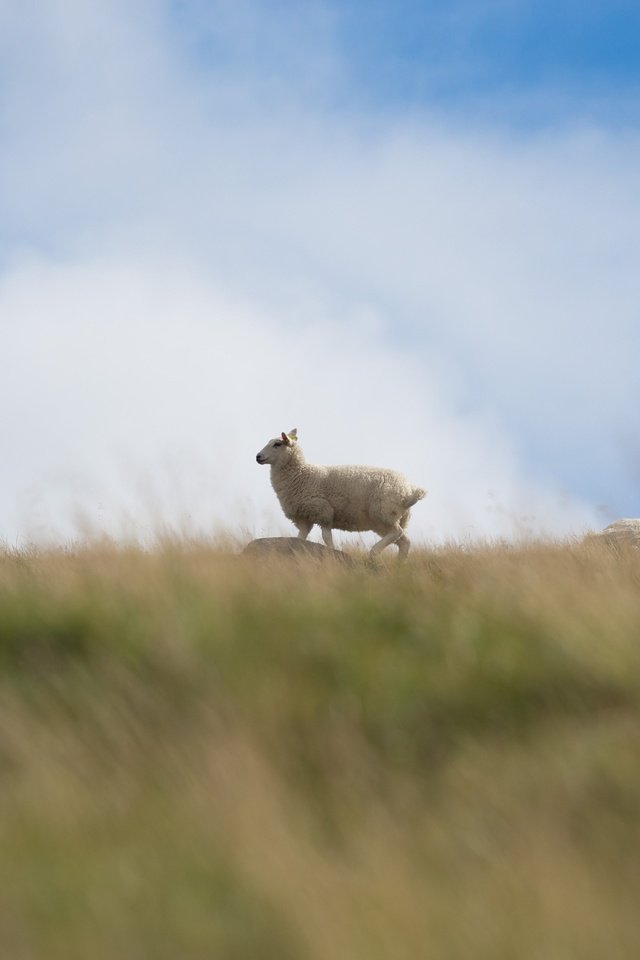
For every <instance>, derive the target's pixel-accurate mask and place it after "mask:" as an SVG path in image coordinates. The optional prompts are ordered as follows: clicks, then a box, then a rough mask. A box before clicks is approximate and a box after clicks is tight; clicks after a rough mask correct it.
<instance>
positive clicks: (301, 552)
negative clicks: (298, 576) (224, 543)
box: [242, 537, 356, 567]
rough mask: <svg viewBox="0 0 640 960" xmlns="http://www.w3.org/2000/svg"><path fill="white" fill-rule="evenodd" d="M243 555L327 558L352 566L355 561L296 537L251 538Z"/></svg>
mask: <svg viewBox="0 0 640 960" xmlns="http://www.w3.org/2000/svg"><path fill="white" fill-rule="evenodd" d="M242 555H243V556H245V557H264V558H265V559H267V558H268V557H272V556H280V557H291V558H294V559H304V560H315V561H316V562H318V563H323V562H326V561H327V560H337V561H338V563H342V564H343V565H344V566H349V567H353V566H355V565H356V561H355V560H354V559H353V557H350V556H349V555H348V554H346V553H342V552H341V551H340V550H333V549H332V548H331V547H325V545H324V544H323V543H314V542H313V541H311V540H299V539H298V537H260V538H258V539H257V540H251V542H250V543H248V544H247V545H246V547H245V548H244V550H243V551H242Z"/></svg>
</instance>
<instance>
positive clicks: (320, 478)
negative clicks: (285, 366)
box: [256, 430, 427, 557]
mask: <svg viewBox="0 0 640 960" xmlns="http://www.w3.org/2000/svg"><path fill="white" fill-rule="evenodd" d="M297 440H298V434H297V431H296V430H291V431H290V432H289V433H288V434H287V433H282V434H281V435H280V436H279V437H276V438H274V439H273V440H269V442H268V443H267V445H266V446H265V447H263V449H262V450H261V451H260V453H259V454H257V456H256V460H257V461H258V463H261V464H269V465H270V467H271V484H272V486H273V489H274V490H275V492H276V496H277V497H278V500H279V501H280V506H281V507H282V509H283V511H284V514H285V516H286V517H288V519H289V520H292V521H293V522H294V524H295V525H296V527H297V528H298V537H300V538H301V539H302V540H306V539H307V537H308V536H309V533H310V532H311V528H312V527H313V525H314V524H316V523H317V524H319V526H320V528H321V530H322V539H323V540H324V542H325V543H326V545H327V546H328V547H333V535H332V530H351V531H355V530H358V531H364V530H373V531H374V533H377V534H378V535H379V536H381V537H382V540H379V541H378V542H377V543H376V544H374V546H373V547H372V549H371V555H372V556H373V555H374V554H376V553H380V551H381V550H384V549H385V547H388V546H389V544H391V543H395V544H397V545H398V550H399V555H400V556H401V557H406V555H407V554H408V552H409V547H410V545H411V542H410V540H409V538H408V537H407V535H406V533H405V527H406V526H407V523H408V522H409V511H410V509H411V507H412V506H413V505H414V504H415V503H417V502H418V500H422V498H423V497H424V496H425V495H426V493H427V491H426V490H422V489H421V488H420V487H414V486H413V484H412V483H410V482H409V481H408V480H407V478H406V477H404V476H403V475H402V474H401V473H398V472H397V471H396V470H385V469H381V468H379V467H357V466H353V467H351V466H346V467H324V466H318V465H316V464H312V463H307V461H306V460H305V457H304V454H303V452H302V450H301V449H300V447H299V445H298V443H297Z"/></svg>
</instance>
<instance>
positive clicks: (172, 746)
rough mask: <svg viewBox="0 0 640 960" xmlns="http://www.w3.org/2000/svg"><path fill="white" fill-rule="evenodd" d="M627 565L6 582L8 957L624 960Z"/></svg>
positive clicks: (174, 570) (274, 570) (484, 557)
mask: <svg viewBox="0 0 640 960" xmlns="http://www.w3.org/2000/svg"><path fill="white" fill-rule="evenodd" d="M639 903H640V557H639V556H637V555H632V554H631V553H629V554H615V553H612V552H610V551H609V550H607V549H606V548H603V547H600V546H595V545H592V546H575V547H567V546H559V547H556V546H529V547H522V548H517V549H516V548H507V547H495V548H492V549H466V550H465V549H450V550H442V551H437V552H424V553H422V554H420V553H416V554H414V555H413V557H411V558H410V560H409V561H408V563H406V564H404V565H398V564H396V563H395V562H393V558H391V557H390V558H389V560H388V561H386V562H385V563H384V564H382V565H381V566H379V567H378V568H376V569H371V568H368V567H367V566H366V565H365V564H364V563H362V564H361V565H358V566H357V567H356V568H355V569H353V570H352V569H347V570H345V569H342V568H340V569H334V568H333V567H331V568H330V569H325V570H319V569H318V568H317V567H315V566H313V565H310V566H302V567H301V566H299V565H293V564H288V565H287V564H282V563H281V564H275V563H269V564H264V563H256V562H253V563H249V562H247V561H245V560H242V559H241V558H237V557H235V556H234V555H232V554H231V553H230V552H228V551H225V550H222V549H219V550H218V549H215V548H212V547H206V546H198V545H184V546H176V545H173V546H168V547H164V548H159V549H157V550H155V551H151V552H143V551H136V550H124V549H121V550H117V549H112V548H108V547H99V546H94V547H91V548H87V549H79V550H77V551H75V552H74V551H68V552H59V553H41V554H39V553H33V554H29V553H13V552H5V553H4V554H0V957H2V958H4V957H7V958H10V960H32V958H46V960H87V958H88V957H90V958H91V960H128V958H149V960H165V958H166V960H176V958H180V960H200V958H202V960H205V958H207V960H209V958H215V960H217V958H220V960H361V958H362V960H405V958H406V960H416V958H435V960H448V958H455V960H457V958H474V960H502V958H505V960H507V958H508V960H529V958H531V960H533V958H536V960H537V958H540V960H564V958H579V960H590V958H593V960H602V958H604V957H606V958H607V960H611V958H618V957H620V958H622V957H624V958H634V960H635V958H636V957H638V956H640V911H639V909H638V904H639Z"/></svg>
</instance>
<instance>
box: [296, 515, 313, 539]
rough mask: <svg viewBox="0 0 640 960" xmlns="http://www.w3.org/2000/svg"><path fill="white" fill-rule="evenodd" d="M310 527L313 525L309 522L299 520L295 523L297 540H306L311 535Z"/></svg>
mask: <svg viewBox="0 0 640 960" xmlns="http://www.w3.org/2000/svg"><path fill="white" fill-rule="evenodd" d="M312 526H313V524H312V523H311V522H310V521H309V520H299V521H298V522H297V523H296V527H297V528H298V539H299V540H306V539H307V537H308V536H309V534H310V533H311V527H312Z"/></svg>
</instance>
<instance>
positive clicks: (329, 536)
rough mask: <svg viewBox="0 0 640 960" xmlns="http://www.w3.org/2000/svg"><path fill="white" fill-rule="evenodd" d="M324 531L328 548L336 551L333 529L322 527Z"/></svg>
mask: <svg viewBox="0 0 640 960" xmlns="http://www.w3.org/2000/svg"><path fill="white" fill-rule="evenodd" d="M320 529H321V530H322V539H323V540H324V542H325V544H326V545H327V546H328V547H331V549H332V550H335V547H334V546H333V532H332V530H331V527H321V528H320Z"/></svg>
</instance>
